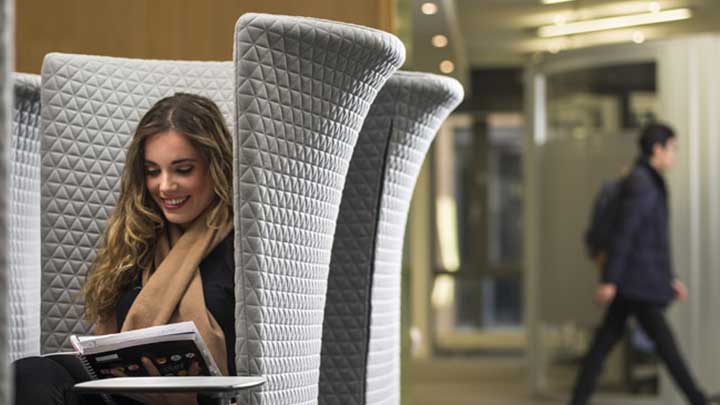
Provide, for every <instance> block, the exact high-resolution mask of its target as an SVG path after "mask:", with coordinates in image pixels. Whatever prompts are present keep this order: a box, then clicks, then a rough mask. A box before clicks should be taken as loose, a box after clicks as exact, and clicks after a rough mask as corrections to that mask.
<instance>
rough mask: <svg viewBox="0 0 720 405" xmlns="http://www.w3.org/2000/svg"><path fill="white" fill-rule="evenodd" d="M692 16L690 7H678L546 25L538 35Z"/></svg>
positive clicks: (552, 35) (552, 34) (682, 18)
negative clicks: (653, 11)
mask: <svg viewBox="0 0 720 405" xmlns="http://www.w3.org/2000/svg"><path fill="white" fill-rule="evenodd" d="M690 17H692V11H690V9H689V8H678V9H675V10H667V11H659V12H657V13H643V14H634V15H623V16H620V17H609V18H599V19H596V20H585V21H577V22H571V23H567V24H564V25H546V26H543V27H540V28H539V29H538V35H539V36H540V37H543V38H549V37H559V36H563V35H573V34H580V33H583V32H594V31H604V30H613V29H617V28H624V27H632V26H636V25H646V24H657V23H663V22H670V21H678V20H686V19H688V18H690Z"/></svg>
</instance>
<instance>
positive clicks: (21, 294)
mask: <svg viewBox="0 0 720 405" xmlns="http://www.w3.org/2000/svg"><path fill="white" fill-rule="evenodd" d="M12 78H13V80H12V81H13V95H14V97H13V99H14V100H13V107H14V108H13V113H12V131H11V135H10V139H9V141H10V149H9V162H10V164H9V170H10V172H9V173H10V176H9V179H8V183H9V196H10V201H9V203H10V205H9V207H8V209H9V220H10V222H9V224H8V225H9V226H8V229H9V236H10V245H9V248H10V254H9V255H8V265H9V266H8V270H9V272H8V277H9V286H10V290H9V295H8V306H9V308H10V314H9V324H10V340H9V344H10V347H9V349H10V353H9V360H10V361H14V360H16V359H19V358H22V357H28V356H37V355H38V354H39V353H40V278H41V276H40V132H39V131H40V76H38V75H30V74H21V73H16V74H14V75H13V76H12Z"/></svg>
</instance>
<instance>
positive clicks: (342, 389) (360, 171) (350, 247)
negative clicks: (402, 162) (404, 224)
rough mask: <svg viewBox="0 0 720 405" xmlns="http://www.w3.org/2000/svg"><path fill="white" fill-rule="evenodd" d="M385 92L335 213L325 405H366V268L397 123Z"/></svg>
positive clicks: (322, 384) (325, 348) (326, 322)
mask: <svg viewBox="0 0 720 405" xmlns="http://www.w3.org/2000/svg"><path fill="white" fill-rule="evenodd" d="M390 80H392V79H390ZM388 84H389V82H388V83H386V84H385V86H386V87H387V86H388ZM385 92H386V90H384V89H383V90H381V91H380V94H379V95H378V97H377V98H376V99H375V102H374V103H373V105H372V107H371V109H370V112H369V113H368V116H367V118H366V119H365V122H364V124H363V127H362V130H361V132H360V136H359V138H358V142H357V145H356V146H355V151H354V152H353V156H352V160H351V161H350V167H349V169H348V175H347V179H346V181H345V188H344V189H343V194H342V201H341V203H340V211H339V213H338V220H337V228H336V229H335V240H334V242H333V248H332V258H331V261H330V273H329V276H328V291H327V299H326V303H325V318H324V325H323V344H322V358H321V366H320V397H319V403H320V404H323V405H324V404H327V405H341V404H348V405H352V404H356V405H363V404H365V369H366V367H365V366H366V360H367V349H368V339H369V336H368V330H369V328H368V325H369V319H370V281H371V274H370V269H371V268H372V263H373V256H374V250H373V247H374V244H375V239H376V238H375V235H376V231H377V218H378V211H379V203H380V197H381V193H382V182H383V174H384V166H385V161H386V157H387V151H388V146H389V141H390V137H391V135H392V121H393V119H394V118H395V113H394V110H395V109H394V100H393V99H392V98H390V97H387V95H385V94H384V93H385Z"/></svg>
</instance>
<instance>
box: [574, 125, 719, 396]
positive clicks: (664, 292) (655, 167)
mask: <svg viewBox="0 0 720 405" xmlns="http://www.w3.org/2000/svg"><path fill="white" fill-rule="evenodd" d="M639 147H640V156H639V157H638V159H637V162H636V163H635V166H634V167H633V168H632V170H631V171H630V173H629V174H628V175H627V176H626V177H625V178H624V179H623V180H622V183H621V185H620V187H621V189H620V191H619V192H620V194H619V197H618V198H619V200H618V201H619V202H618V212H617V216H616V218H614V223H613V224H612V237H611V238H610V240H609V243H608V250H607V252H603V253H606V254H605V255H604V259H605V260H603V262H604V263H603V272H602V281H601V282H600V284H599V285H598V287H597V292H596V297H595V298H596V300H597V301H598V303H599V304H601V305H603V306H607V310H606V312H605V317H604V319H603V321H602V324H601V325H600V328H599V329H598V330H597V332H596V333H595V337H594V338H593V342H592V344H591V346H590V349H589V351H588V353H587V355H586V356H585V358H584V360H583V364H582V368H581V370H580V372H579V374H578V377H577V380H576V382H575V387H574V389H573V393H572V399H571V402H570V403H571V405H582V404H586V403H587V402H588V400H589V398H590V396H591V395H592V392H593V390H594V389H595V384H596V382H597V379H598V377H599V375H600V372H601V370H602V365H603V362H604V360H605V357H606V356H607V354H608V353H609V352H610V350H611V349H612V347H613V346H614V345H615V344H616V343H617V342H618V341H619V340H620V339H621V338H622V336H623V333H624V330H625V324H626V323H627V320H628V318H629V317H630V316H633V317H634V318H635V319H636V320H637V321H638V323H639V324H640V326H641V327H642V329H643V330H644V331H645V333H646V334H647V335H648V336H649V337H650V338H651V339H652V341H653V342H654V343H655V348H656V351H657V353H658V355H659V356H660V358H661V359H662V361H663V363H664V364H665V366H666V367H667V368H668V371H669V372H670V375H671V376H672V378H673V380H674V381H675V383H676V384H677V386H678V387H679V388H680V390H681V391H682V392H683V393H684V394H685V397H686V398H687V400H688V401H689V403H690V404H692V405H704V404H706V403H707V399H706V398H705V394H704V393H703V391H702V390H701V389H700V388H699V387H698V385H697V383H696V382H695V380H694V378H693V376H692V374H691V372H690V370H689V369H688V367H687V365H686V364H685V361H684V360H683V357H682V354H681V353H680V351H679V349H678V347H677V344H676V343H675V338H674V336H673V334H672V331H671V330H670V327H669V325H668V323H667V320H666V319H665V315H664V312H665V309H666V308H667V307H668V305H669V304H670V303H671V302H672V301H674V300H684V299H686V298H687V294H688V293H687V290H686V288H685V285H684V284H683V283H682V282H681V281H680V280H678V279H677V278H676V277H675V273H674V272H673V269H672V255H671V252H670V235H669V210H668V189H667V185H666V183H665V180H664V178H663V174H664V173H665V172H666V171H668V170H670V169H671V168H672V167H673V166H674V164H675V150H676V147H677V146H676V139H675V134H674V132H673V130H672V129H671V128H670V127H668V126H666V125H662V124H658V123H654V124H649V125H648V126H646V127H645V128H643V130H642V131H641V135H640V139H639Z"/></svg>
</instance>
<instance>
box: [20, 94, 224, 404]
mask: <svg viewBox="0 0 720 405" xmlns="http://www.w3.org/2000/svg"><path fill="white" fill-rule="evenodd" d="M231 146H232V141H231V138H230V133H229V131H228V130H227V128H226V126H225V124H224V121H223V118H222V114H221V113H220V111H219V109H218V108H217V106H216V105H215V104H214V103H213V102H212V101H211V100H209V99H207V98H205V97H201V96H196V95H192V94H182V93H178V94H175V95H174V96H171V97H167V98H164V99H162V100H160V101H158V102H157V103H156V104H155V105H154V106H153V107H152V108H151V109H150V110H149V111H148V112H147V113H146V114H145V116H143V118H142V119H141V120H140V123H139V124H138V127H137V130H136V131H135V134H134V136H133V138H132V141H131V143H130V146H129V148H128V152H127V159H126V164H125V169H124V172H123V176H122V180H121V186H120V194H119V197H118V202H117V206H116V208H115V210H114V212H113V213H112V215H111V217H110V218H109V220H108V225H107V228H106V230H105V235H104V238H103V241H102V246H101V247H100V249H99V251H98V256H97V258H96V260H95V262H94V264H93V267H92V269H91V271H90V273H89V276H88V278H87V281H86V283H85V286H84V289H83V293H84V296H85V317H86V319H87V320H88V321H90V322H95V324H96V327H95V332H96V333H97V334H106V333H115V332H119V331H127V330H132V329H138V328H144V327H149V326H154V325H161V324H167V323H173V322H180V321H193V322H195V325H196V326H197V328H198V330H199V331H200V334H201V335H202V337H203V339H204V340H205V342H206V344H207V345H208V347H209V349H210V352H211V353H212V355H213V357H214V359H215V361H216V363H217V364H218V367H219V368H220V370H221V371H222V372H223V374H226V375H234V374H235V367H234V366H235V364H234V357H235V353H234V351H235V350H234V344H235V330H234V324H235V321H234V305H235V298H234V292H233V291H234V286H233V283H234V262H233V234H232V221H233V209H232V200H231V195H232V192H231V191H232V186H231V173H232V149H231ZM143 361H144V364H145V366H146V368H147V369H148V370H149V371H150V372H151V373H156V372H157V370H156V369H155V367H154V365H153V364H152V362H151V361H150V360H149V359H147V358H146V359H144V360H143ZM15 372H16V384H15V385H16V403H18V404H20V403H23V404H25V403H35V404H58V403H66V401H69V402H76V401H78V399H77V398H72V396H73V394H72V393H71V392H69V388H70V387H72V385H73V384H74V383H75V382H76V380H75V379H74V378H72V377H71V376H70V373H69V372H68V371H67V370H64V369H63V368H62V367H61V366H59V365H57V364H56V363H54V362H53V361H52V360H49V359H48V358H37V357H34V358H28V359H21V360H19V361H17V362H16V363H15ZM38 373H42V377H39V376H38ZM29 378H32V379H33V381H38V378H40V379H41V381H42V382H43V384H42V385H43V386H45V387H46V388H47V389H46V390H38V389H37V386H36V385H35V384H32V385H33V386H31V384H29V383H28V381H30V380H29ZM42 391H47V392H42ZM136 399H140V400H141V401H142V402H149V403H161V402H178V401H179V402H190V401H188V399H190V397H188V396H187V395H185V396H174V397H168V396H142V397H137V398H136ZM79 401H80V403H88V402H90V400H88V399H87V398H85V399H83V398H80V399H79Z"/></svg>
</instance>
